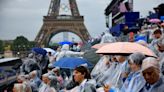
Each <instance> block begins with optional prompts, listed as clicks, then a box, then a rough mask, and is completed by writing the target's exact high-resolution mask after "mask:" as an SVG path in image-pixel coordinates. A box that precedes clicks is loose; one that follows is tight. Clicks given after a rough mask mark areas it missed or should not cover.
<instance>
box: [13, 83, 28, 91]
mask: <svg viewBox="0 0 164 92" xmlns="http://www.w3.org/2000/svg"><path fill="white" fill-rule="evenodd" d="M12 91H13V92H26V90H25V85H24V84H22V83H15V84H14V87H13V89H12Z"/></svg>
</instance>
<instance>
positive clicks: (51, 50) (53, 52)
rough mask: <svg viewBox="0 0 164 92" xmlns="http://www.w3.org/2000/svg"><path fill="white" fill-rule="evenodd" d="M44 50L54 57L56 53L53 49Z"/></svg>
mask: <svg viewBox="0 0 164 92" xmlns="http://www.w3.org/2000/svg"><path fill="white" fill-rule="evenodd" d="M43 49H44V50H46V51H47V52H51V53H52V55H54V54H55V53H56V52H55V50H53V49H51V48H43Z"/></svg>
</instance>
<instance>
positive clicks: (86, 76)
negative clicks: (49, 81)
mask: <svg viewBox="0 0 164 92" xmlns="http://www.w3.org/2000/svg"><path fill="white" fill-rule="evenodd" d="M74 70H76V71H78V72H80V73H81V74H85V76H84V78H86V79H91V75H90V72H89V70H88V69H87V68H86V67H84V66H78V67H76V68H75V69H74Z"/></svg>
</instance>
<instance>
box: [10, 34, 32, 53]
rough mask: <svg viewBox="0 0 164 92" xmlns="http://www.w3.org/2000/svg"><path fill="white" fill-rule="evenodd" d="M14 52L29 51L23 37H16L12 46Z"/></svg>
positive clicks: (26, 40) (27, 43) (25, 39)
mask: <svg viewBox="0 0 164 92" xmlns="http://www.w3.org/2000/svg"><path fill="white" fill-rule="evenodd" d="M12 49H13V50H14V51H26V50H28V49H29V41H28V39H27V38H25V37H24V36H18V37H17V38H16V39H15V40H14V41H13V45H12Z"/></svg>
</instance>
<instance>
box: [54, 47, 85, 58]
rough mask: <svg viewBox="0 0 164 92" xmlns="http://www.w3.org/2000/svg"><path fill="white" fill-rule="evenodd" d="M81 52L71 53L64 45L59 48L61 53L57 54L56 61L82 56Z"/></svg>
mask: <svg viewBox="0 0 164 92" xmlns="http://www.w3.org/2000/svg"><path fill="white" fill-rule="evenodd" d="M83 54H84V53H83V52H73V51H70V50H69V45H68V44H64V45H63V46H62V48H61V52H59V54H58V56H57V57H56V61H58V60H59V59H61V58H64V57H76V56H81V55H83Z"/></svg>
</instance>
